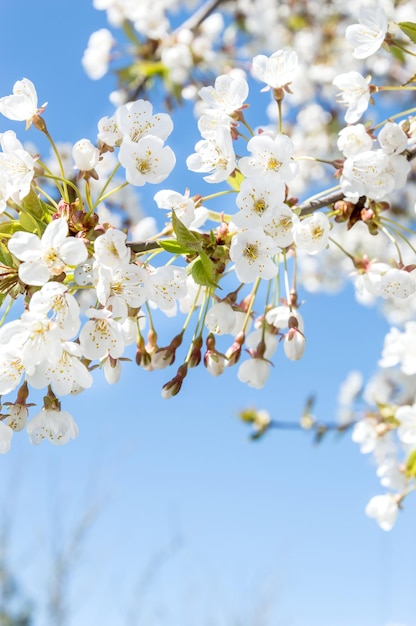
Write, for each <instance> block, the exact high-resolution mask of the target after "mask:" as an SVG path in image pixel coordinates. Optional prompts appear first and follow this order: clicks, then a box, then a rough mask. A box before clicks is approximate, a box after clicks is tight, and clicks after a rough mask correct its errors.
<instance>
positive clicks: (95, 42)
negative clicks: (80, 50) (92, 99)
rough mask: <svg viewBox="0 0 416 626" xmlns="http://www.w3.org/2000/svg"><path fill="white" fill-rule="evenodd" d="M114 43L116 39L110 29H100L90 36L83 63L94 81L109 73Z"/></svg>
mask: <svg viewBox="0 0 416 626" xmlns="http://www.w3.org/2000/svg"><path fill="white" fill-rule="evenodd" d="M114 43H115V41H114V38H113V36H112V34H111V33H110V31H109V30H108V28H100V29H99V30H96V31H95V32H93V33H92V34H91V35H90V38H89V39H88V44H87V48H86V50H85V51H84V54H83V56H82V59H81V63H82V66H83V68H84V70H85V71H86V73H87V75H88V76H89V78H91V79H92V80H98V79H100V78H102V77H103V76H105V74H106V73H107V70H108V65H109V62H110V53H111V49H112V48H113V46H114Z"/></svg>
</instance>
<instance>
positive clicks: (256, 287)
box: [241, 276, 261, 333]
mask: <svg viewBox="0 0 416 626" xmlns="http://www.w3.org/2000/svg"><path fill="white" fill-rule="evenodd" d="M260 283H261V278H260V276H257V278H256V280H255V283H254V286H253V291H252V292H251V296H250V302H249V305H248V308H247V312H246V316H245V318H244V323H243V326H242V328H241V332H242V333H245V332H246V328H247V325H248V322H249V320H250V316H251V311H252V310H253V306H254V301H255V299H256V295H257V292H258V290H259V287H260Z"/></svg>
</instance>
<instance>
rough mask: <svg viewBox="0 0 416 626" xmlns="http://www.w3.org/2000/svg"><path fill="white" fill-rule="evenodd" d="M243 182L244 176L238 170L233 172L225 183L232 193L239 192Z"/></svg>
mask: <svg viewBox="0 0 416 626" xmlns="http://www.w3.org/2000/svg"><path fill="white" fill-rule="evenodd" d="M243 180H244V176H243V175H242V173H241V172H240V170H234V173H233V175H232V176H229V177H228V178H227V183H228V184H229V185H230V187H231V189H234V191H240V187H241V183H242V182H243Z"/></svg>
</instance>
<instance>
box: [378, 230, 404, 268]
mask: <svg viewBox="0 0 416 626" xmlns="http://www.w3.org/2000/svg"><path fill="white" fill-rule="evenodd" d="M374 222H375V223H376V224H377V226H378V227H379V228H380V230H381V231H382V232H383V233H384V234H385V235H386V237H388V238H389V239H390V241H391V242H392V244H393V245H394V247H395V248H396V250H397V254H398V257H399V263H400V264H401V265H403V258H402V253H401V250H400V246H399V244H398V243H397V241H396V239H395V238H394V237H393V235H392V234H391V233H390V232H389V230H388V229H387V228H386V227H385V226H383V224H381V223H380V222H378V221H376V220H374Z"/></svg>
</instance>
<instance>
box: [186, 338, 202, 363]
mask: <svg viewBox="0 0 416 626" xmlns="http://www.w3.org/2000/svg"><path fill="white" fill-rule="evenodd" d="M201 348H202V337H197V338H196V339H195V340H194V341H193V344H192V351H191V356H190V357H189V361H188V365H189V367H197V365H199V364H200V363H201V359H202V353H201Z"/></svg>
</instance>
